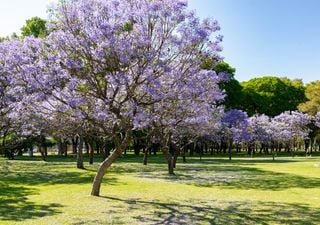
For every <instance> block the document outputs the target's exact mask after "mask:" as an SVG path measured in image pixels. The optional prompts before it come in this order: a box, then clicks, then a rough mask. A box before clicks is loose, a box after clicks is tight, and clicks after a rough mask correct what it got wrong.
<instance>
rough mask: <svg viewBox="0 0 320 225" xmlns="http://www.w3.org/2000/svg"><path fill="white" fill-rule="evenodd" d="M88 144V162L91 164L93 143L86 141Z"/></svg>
mask: <svg viewBox="0 0 320 225" xmlns="http://www.w3.org/2000/svg"><path fill="white" fill-rule="evenodd" d="M88 145H89V150H90V152H89V164H90V165H91V164H93V156H94V148H93V144H92V143H88Z"/></svg>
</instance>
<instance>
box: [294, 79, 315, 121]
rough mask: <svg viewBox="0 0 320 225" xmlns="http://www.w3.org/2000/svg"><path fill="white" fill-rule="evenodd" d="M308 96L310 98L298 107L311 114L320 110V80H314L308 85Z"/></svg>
mask: <svg viewBox="0 0 320 225" xmlns="http://www.w3.org/2000/svg"><path fill="white" fill-rule="evenodd" d="M306 97H307V99H308V100H307V101H306V102H304V103H301V104H300V105H299V106H298V109H299V110H300V111H301V112H304V113H308V114H310V115H315V114H316V113H317V112H320V81H314V82H311V83H310V84H307V85H306Z"/></svg>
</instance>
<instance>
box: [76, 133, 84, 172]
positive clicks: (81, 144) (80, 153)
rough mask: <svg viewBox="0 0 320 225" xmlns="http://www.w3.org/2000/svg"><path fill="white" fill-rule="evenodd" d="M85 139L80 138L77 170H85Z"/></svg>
mask: <svg viewBox="0 0 320 225" xmlns="http://www.w3.org/2000/svg"><path fill="white" fill-rule="evenodd" d="M82 151H83V137H82V135H80V136H79V145H78V149H77V168H79V169H84V166H83V152H82Z"/></svg>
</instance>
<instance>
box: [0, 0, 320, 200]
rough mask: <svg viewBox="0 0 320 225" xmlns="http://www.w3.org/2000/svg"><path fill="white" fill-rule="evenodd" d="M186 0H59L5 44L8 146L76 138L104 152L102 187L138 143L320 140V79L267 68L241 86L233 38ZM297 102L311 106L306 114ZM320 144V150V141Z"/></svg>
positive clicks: (224, 145)
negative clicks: (229, 59) (226, 48)
mask: <svg viewBox="0 0 320 225" xmlns="http://www.w3.org/2000/svg"><path fill="white" fill-rule="evenodd" d="M219 30H220V27H219V24H218V22H217V21H215V20H213V19H204V20H201V19H200V18H199V17H197V16H196V15H195V13H194V12H191V11H189V10H188V9H187V4H186V2H185V1H182V0H153V1H149V0H136V1H131V0H121V1H120V0H104V1H97V0H78V1H71V0H70V1H59V3H58V4H57V5H56V6H55V8H54V9H52V10H51V15H50V20H49V21H47V22H46V21H45V20H43V19H40V18H38V17H34V18H31V19H30V20H27V21H26V25H25V26H24V27H23V28H22V35H21V37H14V38H3V39H2V40H1V42H0V140H1V143H0V154H1V155H4V156H6V157H8V158H14V156H15V155H17V154H22V153H23V152H24V151H28V152H29V153H30V155H31V156H32V153H33V147H34V146H37V149H38V150H39V152H40V153H41V155H42V157H43V159H44V160H45V159H46V156H47V154H48V147H50V146H52V145H55V144H57V146H58V154H60V155H62V154H64V155H67V147H68V145H72V151H73V153H74V154H76V156H77V167H78V168H84V164H83V149H84V148H85V149H86V151H87V154H88V155H89V156H90V163H93V155H94V154H95V153H96V154H101V155H102V156H103V158H104V161H103V162H102V163H101V164H100V167H99V169H98V171H97V174H96V176H95V178H94V181H93V186H92V191H91V195H94V196H98V195H99V194H100V186H101V183H102V179H103V176H104V175H105V173H106V172H107V170H108V168H109V167H110V166H111V164H112V163H113V162H114V161H115V160H116V159H117V158H118V157H119V156H121V155H123V154H125V153H126V151H127V150H128V149H133V150H134V152H135V153H136V154H139V151H140V150H141V149H143V152H144V163H145V164H147V159H148V154H151V153H152V152H153V153H154V154H156V153H157V152H158V151H159V150H161V151H162V152H163V154H164V157H165V159H166V161H167V165H168V173H169V174H174V168H175V167H176V161H177V158H178V157H179V156H182V157H183V160H184V161H186V154H187V153H189V154H190V155H193V154H194V153H198V154H200V155H202V154H205V153H208V154H214V153H228V156H229V159H230V160H231V159H232V152H233V151H234V150H235V151H237V152H240V151H246V152H247V154H248V155H251V156H254V155H255V154H256V153H257V152H263V153H271V154H272V156H273V159H274V158H275V155H276V153H278V152H281V151H284V150H285V151H287V152H288V153H290V154H293V153H294V151H295V150H297V149H304V150H305V152H306V154H311V153H312V151H315V150H317V149H318V148H319V146H320V144H319V141H320V140H319V138H318V136H319V135H318V132H319V127H320V113H319V111H320V110H319V108H320V101H319V87H320V86H319V82H313V83H310V84H308V85H307V86H304V84H303V83H302V81H300V80H290V79H287V78H277V77H272V76H266V77H262V78H254V79H252V80H250V81H247V82H242V83H239V82H238V81H237V80H236V79H235V78H234V73H235V69H234V68H232V67H231V66H230V65H229V64H228V63H226V62H224V61H222V60H221V57H220V55H219V52H220V51H221V47H220V43H221V41H222V36H221V35H220V33H219ZM298 109H299V110H300V111H298ZM318 150H320V149H318Z"/></svg>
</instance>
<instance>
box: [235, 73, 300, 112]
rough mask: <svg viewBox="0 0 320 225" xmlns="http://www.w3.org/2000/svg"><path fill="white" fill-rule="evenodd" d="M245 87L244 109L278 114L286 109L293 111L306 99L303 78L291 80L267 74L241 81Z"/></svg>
mask: <svg viewBox="0 0 320 225" xmlns="http://www.w3.org/2000/svg"><path fill="white" fill-rule="evenodd" d="M241 85H242V87H243V94H244V101H243V108H242V109H243V110H246V111H247V112H248V114H249V115H253V114H255V113H259V114H266V115H268V116H276V115H278V114H280V113H282V112H284V111H293V110H296V109H297V106H298V105H299V104H300V103H302V102H304V101H305V100H306V97H305V94H304V91H305V89H304V86H303V83H302V81H301V80H289V79H288V78H278V77H272V76H265V77H261V78H254V79H251V80H249V81H247V82H243V83H241Z"/></svg>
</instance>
